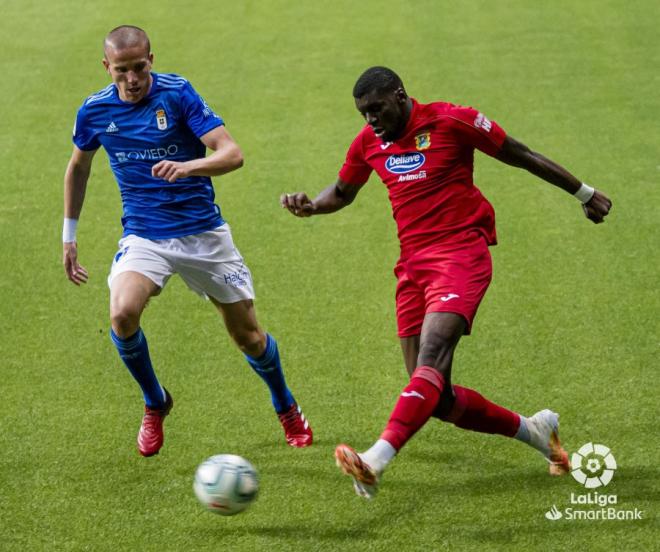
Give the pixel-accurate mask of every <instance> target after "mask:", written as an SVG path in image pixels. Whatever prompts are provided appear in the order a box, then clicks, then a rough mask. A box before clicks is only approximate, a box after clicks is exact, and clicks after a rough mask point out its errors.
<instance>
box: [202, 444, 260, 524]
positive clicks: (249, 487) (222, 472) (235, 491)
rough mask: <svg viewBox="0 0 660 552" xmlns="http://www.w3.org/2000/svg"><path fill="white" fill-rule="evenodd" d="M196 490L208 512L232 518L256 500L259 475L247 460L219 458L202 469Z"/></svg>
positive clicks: (211, 459) (233, 457)
mask: <svg viewBox="0 0 660 552" xmlns="http://www.w3.org/2000/svg"><path fill="white" fill-rule="evenodd" d="M193 489H194V490H195V495H197V498H198V499H199V501H200V502H201V503H202V504H203V505H204V506H205V507H206V508H207V509H208V510H210V511H211V512H213V513H216V514H220V515H222V516H233V515H234V514H238V513H239V512H242V511H243V510H245V509H246V508H247V507H248V506H249V505H250V503H251V502H252V501H253V500H254V499H255V498H256V497H257V494H258V492H259V475H258V474H257V470H256V469H255V468H254V466H253V465H252V464H250V462H248V461H247V460H246V459H245V458H243V457H241V456H236V455H235V454H218V455H216V456H211V457H210V458H208V459H207V460H205V461H204V462H202V463H201V464H200V465H199V467H198V468H197V472H196V473H195V482H194V483H193Z"/></svg>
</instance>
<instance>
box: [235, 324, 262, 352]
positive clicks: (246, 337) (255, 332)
mask: <svg viewBox="0 0 660 552" xmlns="http://www.w3.org/2000/svg"><path fill="white" fill-rule="evenodd" d="M230 335H231V338H232V339H233V340H234V342H235V343H236V345H237V346H238V348H239V349H240V350H241V351H242V352H243V353H245V354H246V355H250V356H251V357H255V358H256V357H259V356H261V355H262V354H263V352H264V350H265V349H266V336H265V335H264V334H263V333H262V332H260V331H259V329H258V328H254V329H242V330H238V331H232V332H230Z"/></svg>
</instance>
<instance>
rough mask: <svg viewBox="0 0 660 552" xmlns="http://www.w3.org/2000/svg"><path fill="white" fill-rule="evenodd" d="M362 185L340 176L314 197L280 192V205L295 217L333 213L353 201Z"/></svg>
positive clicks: (298, 193) (301, 193) (300, 193)
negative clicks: (351, 182) (345, 180)
mask: <svg viewBox="0 0 660 552" xmlns="http://www.w3.org/2000/svg"><path fill="white" fill-rule="evenodd" d="M362 186H364V184H348V183H347V182H344V181H343V180H342V179H341V178H337V180H336V181H335V182H334V183H333V184H330V186H328V187H327V188H325V189H324V190H322V191H321V192H320V193H319V194H318V195H317V196H316V197H315V198H314V199H310V198H309V197H308V196H307V194H306V193H305V192H294V193H292V194H282V195H281V196H280V205H281V206H282V208H283V209H288V210H289V212H290V213H291V214H292V215H295V216H297V217H311V216H312V215H324V214H327V213H334V212H335V211H339V209H343V208H344V207H346V206H347V205H350V204H351V203H353V200H354V199H355V197H356V196H357V195H358V192H359V191H360V189H361V188H362Z"/></svg>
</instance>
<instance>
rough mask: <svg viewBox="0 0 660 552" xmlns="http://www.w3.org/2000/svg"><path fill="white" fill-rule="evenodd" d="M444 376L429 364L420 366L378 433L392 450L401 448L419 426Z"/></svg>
mask: <svg viewBox="0 0 660 552" xmlns="http://www.w3.org/2000/svg"><path fill="white" fill-rule="evenodd" d="M444 385H445V379H444V378H443V377H442V376H441V375H440V373H439V372H438V371H437V370H434V369H433V368H431V367H430V366H420V367H418V368H417V369H416V370H415V371H414V372H413V374H412V377H411V378H410V383H409V384H408V385H407V387H406V388H405V389H404V390H403V392H402V393H401V395H400V396H399V400H398V401H397V402H396V406H395V407H394V410H393V411H392V415H391V416H390V419H389V421H388V422H387V425H386V426H385V430H384V431H383V433H382V435H381V436H380V438H381V439H385V441H387V442H388V443H390V444H391V445H392V446H393V447H394V448H395V449H396V450H399V449H401V447H402V446H403V445H405V444H406V442H407V441H408V439H410V438H411V437H412V436H413V435H414V434H415V433H416V432H417V430H418V429H419V428H420V427H422V426H423V425H424V424H425V423H426V422H427V420H428V419H429V418H430V417H431V414H433V411H434V410H435V409H436V407H437V406H438V401H439V400H440V393H442V388H443V387H444Z"/></svg>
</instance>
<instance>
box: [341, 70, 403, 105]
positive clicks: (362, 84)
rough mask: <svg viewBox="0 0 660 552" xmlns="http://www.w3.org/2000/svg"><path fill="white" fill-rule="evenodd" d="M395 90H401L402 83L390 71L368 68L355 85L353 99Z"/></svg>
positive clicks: (397, 76)
mask: <svg viewBox="0 0 660 552" xmlns="http://www.w3.org/2000/svg"><path fill="white" fill-rule="evenodd" d="M397 88H403V82H401V79H400V78H399V75H397V74H396V73H395V72H394V71H392V69H388V68H387V67H380V66H376V67H369V69H367V70H366V71H365V72H364V73H362V74H361V75H360V78H359V79H358V80H357V82H356V83H355V86H354V87H353V97H354V98H356V99H357V98H361V97H362V96H366V95H367V94H370V93H371V92H394V91H395V90H396V89H397Z"/></svg>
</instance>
